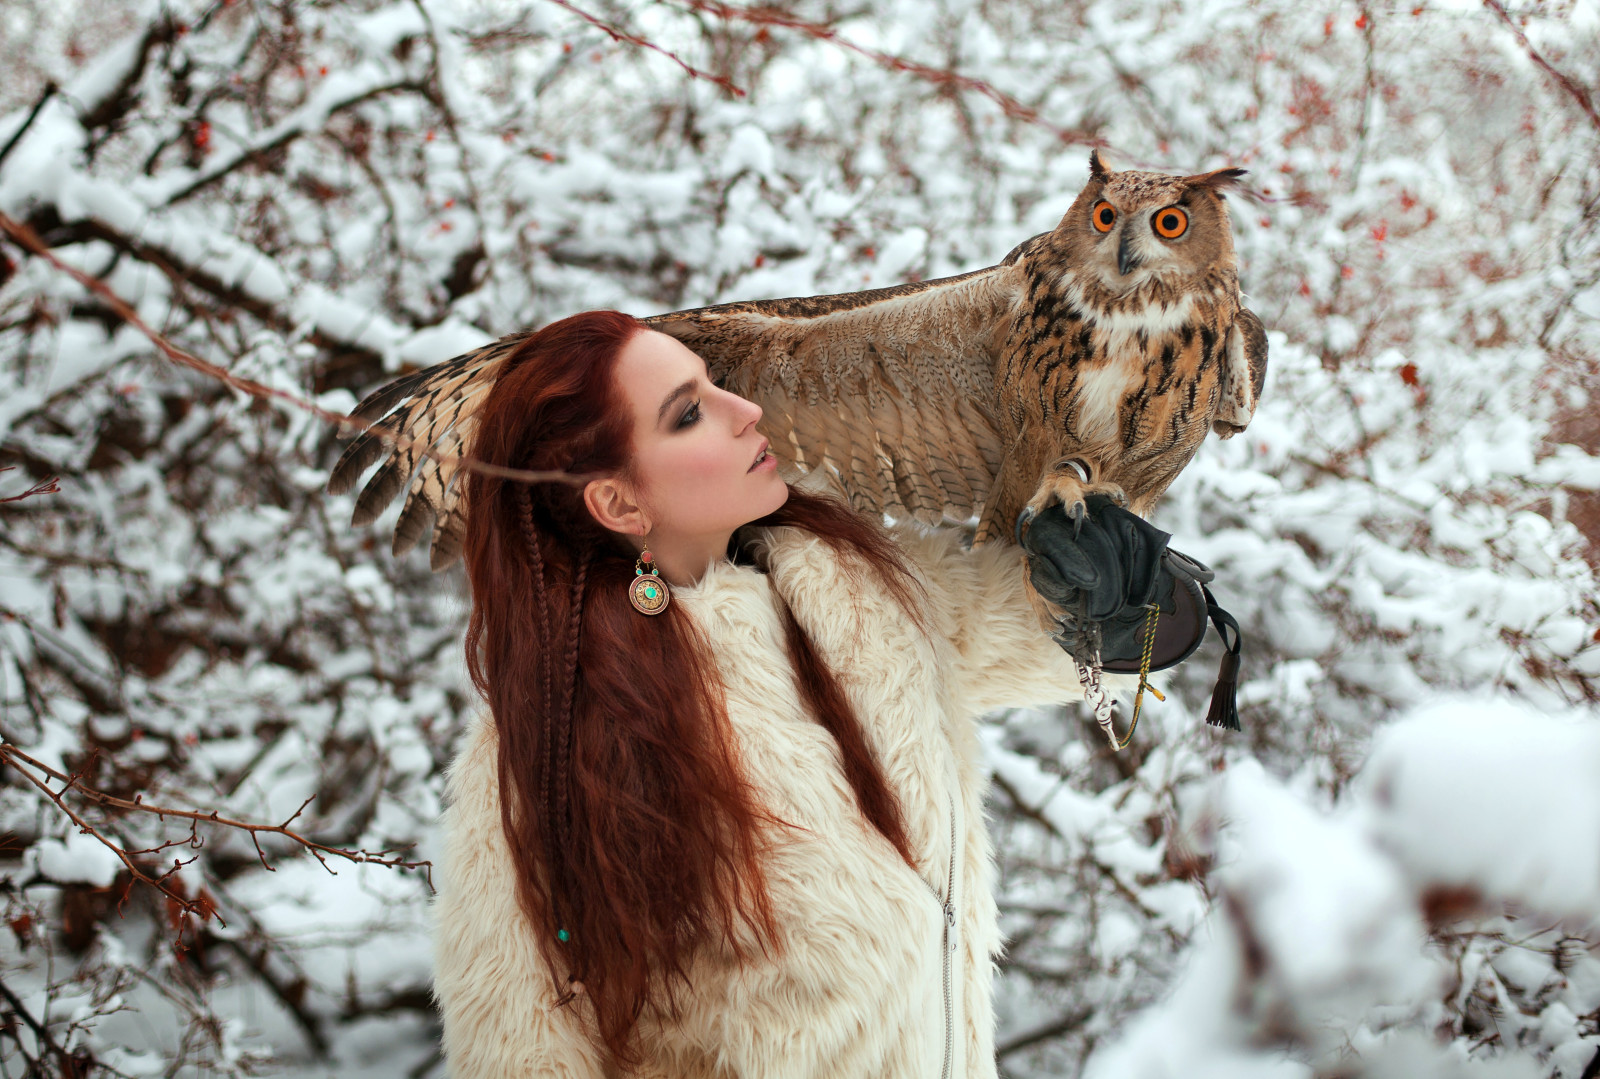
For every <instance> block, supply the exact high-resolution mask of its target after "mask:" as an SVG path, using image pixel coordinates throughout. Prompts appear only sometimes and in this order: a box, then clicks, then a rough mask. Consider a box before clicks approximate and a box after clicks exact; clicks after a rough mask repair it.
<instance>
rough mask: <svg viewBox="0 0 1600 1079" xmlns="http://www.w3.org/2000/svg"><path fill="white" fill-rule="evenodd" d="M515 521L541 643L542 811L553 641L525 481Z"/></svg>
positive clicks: (549, 759)
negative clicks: (530, 579) (531, 582)
mask: <svg viewBox="0 0 1600 1079" xmlns="http://www.w3.org/2000/svg"><path fill="white" fill-rule="evenodd" d="M516 498H517V521H518V523H519V524H520V525H521V526H522V538H523V541H524V542H525V543H526V545H527V548H528V561H529V563H530V564H531V565H532V566H533V580H534V592H535V593H536V594H537V597H538V601H537V602H536V603H535V604H534V606H535V607H536V608H537V609H538V612H539V641H540V644H541V645H542V646H543V647H542V648H541V650H540V651H541V653H542V654H541V656H540V661H539V672H540V681H541V688H542V692H543V695H544V699H543V700H542V701H541V702H540V707H539V718H540V720H541V721H542V724H543V727H544V736H543V738H541V739H540V741H541V742H542V743H543V744H542V745H541V746H540V748H541V749H542V750H543V751H544V767H543V768H542V769H540V771H539V804H540V805H542V806H544V807H545V809H546V811H547V812H548V811H549V807H550V772H551V765H552V763H553V757H554V753H555V747H554V745H553V743H554V741H555V738H554V734H555V731H554V720H555V717H554V715H553V714H552V713H553V711H554V709H552V708H551V700H550V698H551V672H550V666H551V664H550V661H549V658H548V657H549V653H550V649H551V648H552V647H553V646H554V644H555V642H554V641H553V640H552V639H551V637H550V599H549V597H548V596H547V595H546V594H545V587H544V556H543V555H542V554H541V553H540V552H539V533H538V531H537V530H536V529H535V528H534V523H533V495H532V494H531V493H530V492H529V491H528V487H527V485H526V484H519V485H518V486H517V495H516Z"/></svg>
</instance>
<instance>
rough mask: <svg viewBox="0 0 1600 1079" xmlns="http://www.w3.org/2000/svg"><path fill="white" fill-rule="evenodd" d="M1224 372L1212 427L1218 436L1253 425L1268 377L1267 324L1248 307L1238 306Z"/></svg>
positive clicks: (1227, 349)
mask: <svg viewBox="0 0 1600 1079" xmlns="http://www.w3.org/2000/svg"><path fill="white" fill-rule="evenodd" d="M1221 375H1222V378H1221V383H1222V386H1221V392H1219V393H1218V394H1217V411H1216V412H1215V413H1214V414H1213V415H1212V417H1211V430H1212V431H1213V432H1215V433H1216V435H1217V437H1219V438H1232V437H1233V436H1234V435H1236V434H1238V433H1239V432H1240V431H1243V430H1244V429H1245V428H1246V427H1248V426H1249V425H1250V420H1251V418H1252V417H1254V416H1255V414H1256V404H1257V402H1259V401H1260V400H1261V389H1262V387H1263V386H1265V385H1266V381H1267V328H1266V327H1265V326H1263V325H1262V324H1261V320H1260V319H1259V318H1257V317H1256V313H1255V312H1254V311H1252V310H1250V309H1249V308H1247V307H1241V308H1239V313H1238V314H1237V315H1236V316H1234V320H1233V328H1232V329H1231V330H1229V331H1228V341H1227V346H1226V347H1225V348H1224V349H1223V353H1222V371H1221Z"/></svg>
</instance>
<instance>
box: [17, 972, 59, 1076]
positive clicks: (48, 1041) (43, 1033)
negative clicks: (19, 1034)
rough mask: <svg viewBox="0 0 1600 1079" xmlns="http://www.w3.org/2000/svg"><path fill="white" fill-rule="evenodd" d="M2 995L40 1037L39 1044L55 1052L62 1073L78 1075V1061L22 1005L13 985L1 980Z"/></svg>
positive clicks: (35, 1034) (34, 1033)
mask: <svg viewBox="0 0 1600 1079" xmlns="http://www.w3.org/2000/svg"><path fill="white" fill-rule="evenodd" d="M0 996H3V997H5V999H6V1003H7V1004H9V1005H10V1006H11V1010H12V1011H14V1012H16V1013H17V1015H18V1016H20V1017H21V1018H22V1021H23V1022H24V1023H27V1024H28V1029H29V1030H31V1031H33V1035H34V1037H36V1038H38V1039H39V1044H40V1045H42V1046H44V1047H45V1048H46V1049H48V1050H49V1051H50V1052H51V1053H53V1054H54V1055H55V1058H56V1059H57V1060H58V1061H60V1062H61V1074H62V1075H67V1076H70V1075H76V1074H77V1073H78V1067H77V1062H76V1061H74V1060H73V1059H72V1057H71V1055H70V1054H69V1053H68V1052H67V1051H66V1050H65V1049H63V1048H61V1046H59V1045H57V1044H56V1040H55V1039H54V1038H52V1037H51V1036H50V1030H49V1028H48V1027H46V1026H44V1024H42V1023H40V1022H39V1020H37V1019H35V1018H34V1017H33V1013H32V1012H30V1011H28V1009H27V1008H24V1007H23V1006H22V1001H20V1000H18V999H17V995H16V994H15V993H13V992H12V991H11V987H10V986H9V985H7V984H6V983H5V982H4V981H0Z"/></svg>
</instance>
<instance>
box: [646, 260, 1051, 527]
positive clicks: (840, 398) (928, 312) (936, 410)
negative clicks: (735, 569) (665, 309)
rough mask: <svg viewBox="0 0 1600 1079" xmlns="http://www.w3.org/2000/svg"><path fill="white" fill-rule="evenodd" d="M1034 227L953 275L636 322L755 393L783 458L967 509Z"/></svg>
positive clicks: (927, 508)
mask: <svg viewBox="0 0 1600 1079" xmlns="http://www.w3.org/2000/svg"><path fill="white" fill-rule="evenodd" d="M1038 239H1039V238H1038V237H1036V238H1035V240H1030V241H1028V242H1026V243H1024V244H1022V245H1021V246H1019V247H1018V248H1017V249H1016V250H1014V251H1012V252H1011V254H1010V255H1008V256H1007V257H1006V259H1005V261H1003V262H1001V263H1000V264H999V265H997V266H991V267H989V268H988V269H984V270H976V271H973V272H972V273H967V274H961V275H959V276H957V277H946V278H941V279H939V280H936V281H925V282H919V283H916V284H908V285H898V286H895V287H893V288H883V289H872V290H870V291H867V292H854V293H847V294H843V295H837V296H814V297H806V298H796V299H786V300H761V301H756V302H752V303H729V304H719V305H717V306H715V307H702V308H697V309H695V310H691V311H676V312H673V313H671V314H666V315H657V316H655V317H653V318H648V319H645V322H647V323H649V324H650V326H651V328H652V329H656V330H660V331H662V332H663V333H668V334H671V335H672V336H673V337H676V338H677V339H678V340H680V341H682V342H683V343H684V344H685V345H687V346H688V347H689V348H691V349H693V350H694V351H695V352H697V353H699V354H700V355H701V356H702V357H703V358H704V359H705V361H706V363H707V364H708V365H709V367H710V369H711V377H712V379H713V380H714V381H715V382H717V384H718V385H721V386H723V387H724V388H725V389H728V390H731V391H733V392H734V393H737V394H739V395H740V396H742V397H747V398H749V399H751V400H753V401H755V402H756V403H757V404H759V405H760V406H761V408H762V412H763V417H762V420H761V424H760V429H761V431H762V433H763V434H765V435H766V436H767V437H768V438H769V439H770V440H771V442H772V452H773V453H774V454H775V455H776V456H777V457H778V459H779V462H780V464H782V465H784V466H786V469H787V470H790V471H794V470H799V471H810V470H813V469H818V468H821V469H827V470H829V471H831V472H833V473H834V474H835V475H836V476H837V478H838V480H839V482H840V485H841V486H842V487H843V488H844V490H845V491H846V493H847V494H848V495H849V497H850V500H851V502H852V504H854V505H855V506H856V508H858V509H861V510H868V511H873V512H878V513H888V514H891V515H893V516H896V517H905V516H911V517H916V518H918V519H920V520H923V521H927V522H930V523H936V522H938V521H939V520H940V519H941V518H945V519H951V520H958V521H960V520H966V519H967V518H969V517H971V516H972V515H973V514H974V513H976V512H977V511H978V510H979V508H980V507H981V506H982V505H983V502H984V500H985V499H986V498H987V497H988V495H989V492H990V488H991V487H992V486H993V484H994V480H995V476H996V475H997V473H998V472H999V470H1000V466H1001V461H1002V459H1003V457H1004V453H1005V447H1004V446H1003V445H1002V444H1001V436H1000V434H999V430H1000V428H999V425H998V423H997V422H996V417H995V412H994V410H995V407H996V404H995V401H996V393H995V370H996V367H997V364H998V357H999V354H1000V349H1001V347H1002V346H1003V345H1004V343H1005V340H1006V335H1007V333H1008V332H1009V331H1010V328H1011V322H1012V318H1013V315H1014V313H1015V311H1016V310H1017V308H1018V306H1019V305H1020V304H1021V303H1022V302H1023V301H1024V296H1025V291H1026V276H1025V273H1024V261H1025V258H1026V255H1027V253H1028V251H1029V250H1030V248H1031V246H1032V245H1033V244H1034V243H1035V241H1036V240H1038Z"/></svg>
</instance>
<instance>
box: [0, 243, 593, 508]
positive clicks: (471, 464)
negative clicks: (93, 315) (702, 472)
mask: <svg viewBox="0 0 1600 1079" xmlns="http://www.w3.org/2000/svg"><path fill="white" fill-rule="evenodd" d="M0 232H3V233H5V234H6V235H7V236H8V237H10V238H11V240H12V242H14V243H16V244H17V245H18V246H19V247H22V248H25V249H27V250H28V251H30V252H32V253H33V254H35V255H38V256H39V257H40V258H42V259H44V260H45V261H46V262H48V263H50V265H52V266H54V267H55V268H56V269H58V270H60V271H61V272H62V273H64V274H66V275H67V276H69V277H71V278H72V279H73V280H74V281H76V282H78V284H80V285H82V286H83V287H84V288H86V289H88V290H89V291H90V292H93V293H94V294H95V295H97V296H99V297H100V298H101V299H103V300H105V302H106V304H107V305H108V306H110V308H111V310H112V311H114V312H115V313H116V314H117V316H118V317H119V318H121V319H123V320H124V321H126V322H127V323H128V324H129V325H130V326H132V327H133V328H134V329H136V330H138V331H139V332H140V333H142V334H143V335H144V336H145V337H146V338H148V339H149V341H150V343H151V344H153V345H155V346H156V348H157V349H159V350H160V351H161V353H162V354H163V355H165V356H166V357H167V359H169V360H171V361H172V362H173V363H175V364H177V365H178V366H180V367H187V368H189V369H190V370H193V371H198V372H200V373H201V374H203V375H209V376H210V377H211V378H214V379H216V380H217V381H219V382H221V383H223V384H224V385H226V386H228V387H229V388H231V389H235V390H238V391H239V392H240V393H243V394H248V395H249V396H251V397H255V398H260V399H263V400H271V401H282V402H284V403H285V404H290V405H293V406H295V407H296V408H299V409H301V410H303V411H305V412H309V413H311V414H312V415H313V416H315V417H317V418H318V419H320V420H322V421H324V422H325V423H329V424H332V425H333V426H335V427H338V428H339V429H340V430H343V431H351V432H356V433H360V432H364V431H368V430H371V429H372V428H375V427H379V426H380V425H381V424H382V422H383V421H382V419H378V420H373V421H368V420H359V419H356V418H355V417H353V416H345V415H342V414H341V413H338V412H333V411H330V410H329V409H325V408H323V407H322V406H320V405H318V404H316V403H315V402H313V401H309V400H307V399H306V398H304V397H301V396H299V395H298V394H293V393H290V392H289V391H287V390H280V389H277V388H275V387H272V386H268V385H265V384H264V383H260V382H257V381H255V380H254V379H250V378H242V377H240V376H239V375H235V374H233V373H232V372H230V371H228V370H226V369H225V368H222V367H218V366H217V365H216V364H214V363H210V362H208V361H206V360H202V359H201V358H200V357H198V356H196V355H194V354H193V353H190V352H187V351H185V350H184V349H181V348H179V347H178V346H177V345H175V344H173V343H172V342H171V341H169V340H167V339H166V337H164V336H162V335H161V334H159V333H157V332H156V331H155V330H153V329H151V328H150V326H149V325H148V324H147V323H146V322H145V321H144V319H142V318H140V317H139V312H137V311H135V310H134V309H133V307H132V306H131V305H130V304H129V303H128V302H127V301H126V300H124V299H123V298H122V297H121V296H118V295H117V294H116V293H115V292H113V291H112V290H111V287H110V286H109V285H107V284H106V283H105V282H104V281H102V280H100V279H99V278H98V277H94V276H93V275H91V274H87V273H85V272H84V271H82V270H80V269H78V268H77V267H76V266H69V265H67V264H66V263H64V262H62V261H61V260H60V259H59V258H57V257H56V256H55V253H54V252H52V251H51V250H50V248H49V247H47V246H46V245H45V243H44V241H43V240H41V239H40V238H39V236H38V234H37V233H35V232H34V231H33V229H31V228H29V227H28V226H27V225H26V224H24V223H22V222H21V221H17V220H15V219H14V218H12V217H11V216H9V215H8V214H5V213H0ZM379 434H380V435H381V436H382V437H383V439H384V440H385V441H387V442H389V443H391V444H392V445H395V446H397V447H399V448H400V449H407V450H415V451H416V452H418V453H420V454H421V455H422V456H424V457H427V458H428V459H430V460H433V461H437V462H439V463H440V464H444V465H458V466H460V467H461V468H465V469H466V470H467V471H469V472H477V473H479V474H480V475H484V476H494V477H496V478H498V479H504V480H515V481H517V482H520V483H567V484H572V485H573V486H582V485H583V484H584V483H587V482H588V481H589V480H590V479H591V478H592V477H590V476H587V475H576V474H574V473H571V472H540V471H530V470H528V469H524V468H507V467H505V466H503V465H495V464H490V463H488V462H487V461H480V460H478V459H477V458H474V457H467V456H456V455H455V454H449V453H443V452H441V451H439V450H436V449H434V448H433V446H432V445H431V444H429V443H424V442H422V441H420V440H418V439H414V438H408V437H406V436H405V435H401V434H399V433H398V432H395V431H391V430H388V429H382V430H381V431H380V432H379Z"/></svg>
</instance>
